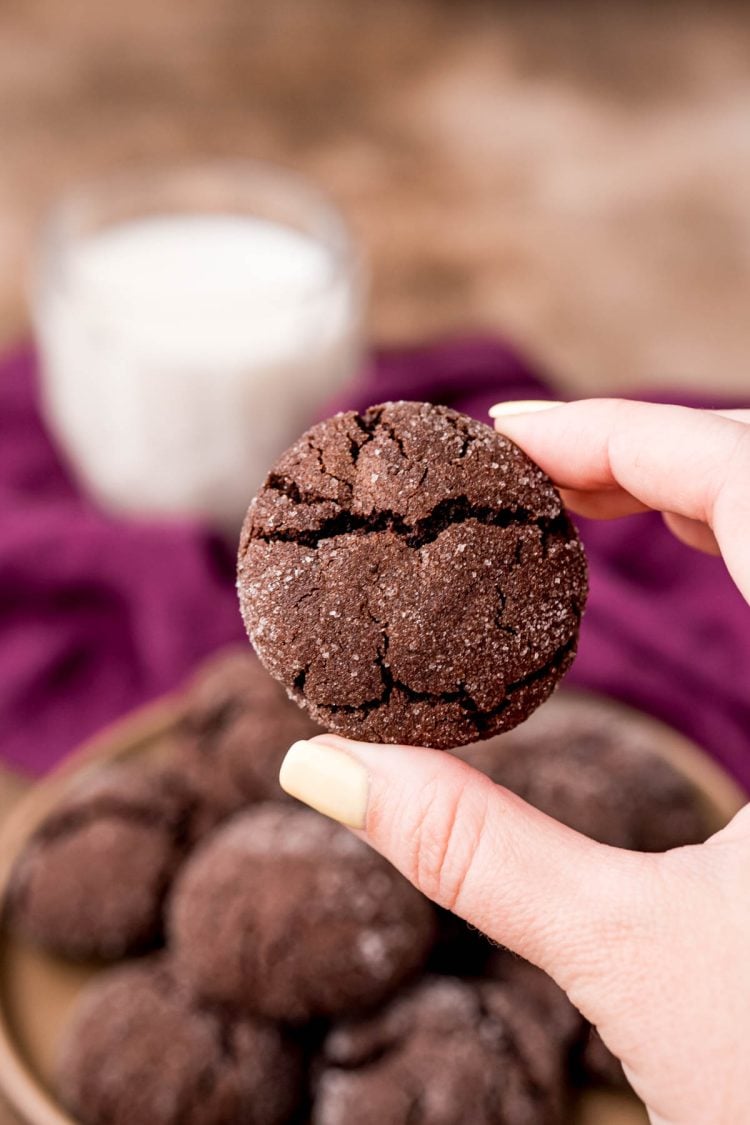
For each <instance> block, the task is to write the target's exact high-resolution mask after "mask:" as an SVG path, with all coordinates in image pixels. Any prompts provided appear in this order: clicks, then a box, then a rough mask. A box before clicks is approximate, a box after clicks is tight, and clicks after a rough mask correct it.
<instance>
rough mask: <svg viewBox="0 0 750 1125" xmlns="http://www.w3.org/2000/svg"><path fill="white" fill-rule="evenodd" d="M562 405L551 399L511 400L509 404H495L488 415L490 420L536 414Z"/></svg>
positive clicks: (562, 404)
mask: <svg viewBox="0 0 750 1125" xmlns="http://www.w3.org/2000/svg"><path fill="white" fill-rule="evenodd" d="M564 405H565V404H564V403H563V402H560V401H558V400H553V399H536V398H535V399H512V400H511V401H510V402H496V403H495V405H494V406H491V407H490V409H489V411H488V413H489V416H490V418H494V419H498V418H507V417H511V416H514V415H517V414H538V413H539V412H540V411H542V410H552V409H553V408H554V407H555V406H564Z"/></svg>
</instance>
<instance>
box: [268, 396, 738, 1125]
mask: <svg viewBox="0 0 750 1125" xmlns="http://www.w3.org/2000/svg"><path fill="white" fill-rule="evenodd" d="M532 405H533V404H521V403H517V404H508V405H506V406H504V407H502V408H498V409H497V411H493V413H497V418H496V425H497V428H498V429H500V430H501V431H502V432H503V433H505V434H506V435H507V436H508V437H510V438H511V439H512V440H513V441H515V442H516V443H517V444H518V445H520V446H521V447H522V448H523V449H524V450H525V451H526V452H527V453H528V454H529V455H530V456H531V457H532V458H533V459H534V460H535V461H537V462H538V463H539V464H540V465H541V466H542V468H544V469H545V470H546V471H547V472H548V473H549V474H550V476H551V477H552V478H553V479H554V480H555V482H556V483H557V484H558V485H559V486H560V487H561V489H562V490H563V493H564V496H565V499H566V502H567V503H568V505H569V506H570V507H571V508H572V509H573V510H575V511H577V512H581V513H583V514H585V515H588V516H592V515H593V516H601V517H604V518H607V517H612V516H617V515H623V514H625V513H628V512H634V511H638V510H641V509H643V508H655V509H657V510H659V511H661V512H663V513H664V516H665V519H666V520H667V522H668V524H669V526H670V527H671V529H672V530H673V531H674V532H675V534H677V535H678V536H679V537H680V538H681V539H684V540H685V541H686V542H688V543H690V544H691V545H693V546H696V547H699V548H700V549H703V550H710V551H717V550H718V551H720V552H721V554H722V555H723V557H724V559H725V561H726V564H727V567H728V569H729V571H730V573H731V574H732V577H733V578H734V580H735V582H736V583H737V585H738V587H739V588H740V590H741V591H742V592H743V594H744V596H745V597H746V598H747V599H749V600H750V425H748V424H747V422H748V421H750V413H742V412H729V413H724V414H719V413H711V412H707V411H694V410H686V409H682V408H678V407H671V406H652V405H648V404H644V403H630V402H619V401H610V400H591V401H584V402H577V403H571V404H569V405H557V404H552V406H551V407H550V408H548V409H545V410H538V409H533V410H532V409H531V407H532ZM534 405H535V404H534ZM511 407H514V408H515V411H516V413H510V408H511ZM689 609H690V607H689V606H688V607H686V612H689ZM700 658H701V654H696V659H700ZM708 658H709V659H710V655H709V657H708ZM748 690H750V685H748ZM281 781H282V785H283V786H284V788H285V789H286V790H287V791H288V792H289V793H291V794H292V795H294V796H296V797H298V798H300V799H301V800H303V801H305V802H307V803H308V804H310V805H312V806H313V807H315V808H318V809H319V810H320V811H321V812H324V813H326V814H327V815H329V816H332V817H335V818H336V819H338V820H341V821H343V822H344V823H345V824H348V825H349V826H350V827H352V828H353V829H355V830H356V831H357V832H358V833H359V834H360V835H361V836H362V837H363V838H364V839H366V840H367V841H368V842H369V843H370V844H371V845H372V846H373V847H375V848H377V850H378V851H380V852H382V854H383V855H385V856H386V857H387V858H388V859H389V860H390V861H391V862H392V863H393V864H395V866H396V867H398V868H399V869H400V870H401V871H402V872H403V873H404V875H406V877H407V878H408V879H410V880H411V881H412V882H413V883H414V884H415V885H416V886H417V887H419V888H420V889H421V890H422V891H423V892H424V893H425V894H426V895H428V896H429V897H430V898H432V899H434V900H435V901H436V902H438V903H439V904H440V905H441V906H444V907H447V908H449V909H450V910H453V911H455V912H456V913H457V914H459V915H460V916H461V917H462V918H465V919H466V920H467V921H468V922H471V923H472V925H474V926H476V927H478V928H479V929H480V930H482V931H484V933H486V934H487V935H488V936H489V937H491V938H493V939H494V940H495V941H498V942H500V943H502V944H503V945H506V946H508V947H509V948H511V949H513V950H515V951H516V952H517V953H519V954H521V955H522V956H523V957H526V958H528V959H529V960H530V961H533V962H534V963H535V964H537V965H539V966H540V967H541V968H543V969H545V970H546V971H547V972H548V973H550V975H551V976H553V977H554V978H555V980H556V981H557V982H558V984H560V985H561V986H562V987H563V988H564V989H565V991H566V992H567V993H568V995H569V997H570V998H571V1000H572V1001H573V1003H574V1004H575V1005H576V1006H577V1007H578V1008H580V1010H581V1011H582V1012H583V1014H584V1015H585V1016H586V1018H587V1019H589V1020H590V1021H591V1022H592V1023H593V1024H595V1025H596V1026H597V1027H598V1029H599V1031H600V1033H601V1035H602V1038H603V1039H604V1041H605V1042H606V1043H607V1045H608V1046H609V1047H610V1049H611V1050H612V1051H613V1052H614V1053H615V1054H616V1055H617V1056H618V1057H619V1058H620V1059H621V1060H622V1062H623V1064H624V1066H625V1070H626V1072H627V1074H628V1077H629V1079H630V1081H631V1083H632V1085H633V1086H634V1088H635V1090H636V1091H637V1092H638V1094H639V1095H640V1097H641V1098H642V1099H643V1100H644V1102H645V1103H646V1105H647V1107H648V1109H649V1113H650V1116H651V1120H652V1122H654V1123H660V1125H661V1123H664V1125H666V1123H669V1125H740V1123H742V1125H745V1123H746V1122H748V1121H750V1046H748V1044H750V806H747V807H746V808H745V809H744V810H742V812H740V813H739V814H738V815H737V816H736V817H735V818H734V820H733V821H732V822H731V823H730V824H729V825H728V826H727V827H726V828H725V829H724V830H723V831H721V832H719V833H717V835H715V836H713V837H712V838H711V839H710V840H708V841H707V843H705V844H703V845H701V846H699V847H695V846H694V847H684V848H677V849H675V850H673V851H671V852H667V853H665V854H663V855H646V854H639V853H635V852H627V851H623V850H619V849H616V848H609V847H606V846H604V845H601V844H596V843H594V842H592V841H591V840H589V839H587V838H586V837H584V836H581V835H579V834H577V833H575V832H573V831H571V830H569V829H567V828H565V827H563V826H562V825H560V824H558V823H557V822H556V821H554V820H551V819H550V818H549V817H547V816H545V815H544V814H542V813H540V812H538V811H537V810H536V809H533V808H531V807H530V806H529V805H527V804H525V803H524V802H523V801H522V800H520V799H519V798H518V797H516V796H514V795H513V794H512V793H510V792H508V791H507V790H505V789H503V788H501V787H500V786H497V785H494V784H493V783H492V782H490V781H489V779H488V778H486V777H485V776H484V775H482V774H480V773H477V772H476V771H474V770H472V769H470V768H469V767H468V766H467V765H466V764H465V763H463V762H461V761H459V760H458V759H457V758H454V757H452V756H451V755H449V754H444V753H439V752H436V751H433V750H423V749H415V748H413V747H402V746H371V745H367V744H364V743H353V742H348V741H346V740H344V739H341V738H336V737H334V736H332V735H323V736H320V737H319V738H316V739H313V740H312V741H311V742H305V743H296V744H295V746H293V747H292V749H291V750H290V751H289V754H288V755H287V758H286V760H285V762H284V765H283V767H282V771H281Z"/></svg>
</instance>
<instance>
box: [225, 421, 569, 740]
mask: <svg viewBox="0 0 750 1125" xmlns="http://www.w3.org/2000/svg"><path fill="white" fill-rule="evenodd" d="M238 588H239V594H240V603H241V607H242V613H243V617H244V620H245V625H246V627H247V631H248V634H249V636H250V639H251V641H252V643H253V645H254V646H255V648H256V651H257V652H258V654H259V656H260V658H261V660H262V661H263V663H264V664H265V665H266V667H267V668H268V670H269V671H270V672H271V674H272V675H273V676H275V677H276V678H277V679H278V680H280V681H281V682H282V683H283V684H284V685H285V686H286V688H287V689H288V690H289V692H290V694H291V695H292V696H293V698H294V699H296V700H297V701H298V702H299V703H301V704H302V705H304V706H305V707H306V708H307V709H308V711H309V712H310V714H311V715H312V716H313V718H314V719H316V720H317V721H318V722H320V723H321V724H322V725H323V726H325V727H326V728H328V729H329V730H333V731H336V732H338V733H339V734H343V735H347V736H349V737H352V738H360V739H366V740H369V741H378V742H409V743H414V744H417V745H426V746H434V747H440V748H450V747H454V746H460V745H464V744H466V743H467V742H471V741H474V740H477V739H482V738H487V737H489V736H490V735H492V734H495V733H497V732H499V731H503V730H508V729H510V728H511V727H513V726H515V725H516V724H517V723H519V722H521V721H522V720H523V719H524V718H525V717H526V716H527V715H528V714H530V712H531V711H532V710H533V709H534V708H535V707H536V706H537V705H538V704H539V703H541V702H542V700H544V699H545V698H546V697H547V696H548V695H549V694H550V692H551V691H552V689H553V688H554V687H555V685H556V684H557V682H558V680H559V679H560V677H561V676H562V675H563V673H564V672H565V670H566V668H567V667H568V665H569V664H570V662H571V661H572V659H573V656H574V654H575V651H576V644H577V640H578V628H579V623H580V618H581V613H582V611H583V606H584V602H585V600H586V593H587V577H586V563H585V558H584V555H583V549H582V547H581V543H580V541H579V539H578V536H577V535H576V532H575V530H574V528H573V526H572V524H571V523H570V521H569V520H568V518H567V516H566V515H565V512H564V511H563V508H562V505H561V502H560V497H559V495H558V493H557V491H556V489H555V488H554V487H553V485H552V483H551V482H550V480H549V478H548V477H547V476H546V475H545V474H544V473H543V472H542V471H541V469H539V468H538V467H537V466H536V465H535V464H533V463H532V462H531V461H530V460H529V459H528V457H526V456H525V454H524V453H522V452H521V450H520V449H518V448H517V447H516V446H515V445H513V443H512V442H510V441H508V440H507V439H506V438H504V437H501V436H500V435H499V434H496V433H495V432H494V431H493V430H491V429H490V428H489V427H488V426H484V425H482V424H481V423H479V422H475V421H473V420H471V419H470V418H467V417H464V416H463V415H461V414H457V413H456V412H455V411H453V410H449V409H448V408H447V407H443V406H430V405H428V404H426V403H415V402H399V403H386V404H385V405H383V406H375V407H371V408H370V409H369V410H367V411H365V413H364V414H361V415H360V414H355V413H348V414H339V415H336V416H335V417H334V418H330V419H328V421H326V422H322V423H321V424H320V425H318V426H315V427H313V429H311V430H309V431H308V432H307V433H306V434H304V435H303V437H301V438H300V439H299V441H298V442H297V443H296V444H295V445H293V446H292V447H291V448H290V449H289V450H288V451H287V452H286V453H285V454H284V455H283V456H282V457H281V459H280V460H279V461H278V463H277V464H276V466H275V467H274V469H273V470H272V471H271V473H270V474H269V475H268V477H267V478H266V481H265V483H264V485H263V487H262V488H261V490H260V492H259V493H258V495H257V496H256V497H255V498H254V500H253V501H252V503H251V505H250V508H249V510H248V513H247V517H246V519H245V523H244V527H243V531H242V537H241V541H240V551H239V564H238Z"/></svg>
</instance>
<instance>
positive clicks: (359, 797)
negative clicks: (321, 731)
mask: <svg viewBox="0 0 750 1125" xmlns="http://www.w3.org/2000/svg"><path fill="white" fill-rule="evenodd" d="M279 782H280V783H281V788H282V789H283V790H284V792H285V793H288V794H289V796H290V797H296V798H297V799H298V800H299V801H303V802H304V803H305V804H306V805H309V806H310V808H312V809H316V810H317V811H318V812H320V813H323V814H324V816H330V817H331V818H332V819H333V820H339V821H341V823H342V824H346V825H348V826H349V828H364V826H365V815H366V812H367V784H368V783H367V770H366V769H365V767H364V766H363V765H362V764H361V763H360V762H358V761H357V760H356V759H355V758H352V757H351V755H349V754H347V753H346V751H345V750H338V749H336V747H334V746H327V745H326V744H325V743H324V742H295V743H294V745H293V746H291V747H290V748H289V750H288V751H287V755H286V757H285V758H284V761H283V762H282V763H281V770H280V772H279Z"/></svg>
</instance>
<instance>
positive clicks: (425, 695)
mask: <svg viewBox="0 0 750 1125" xmlns="http://www.w3.org/2000/svg"><path fill="white" fill-rule="evenodd" d="M576 643H577V635H576V633H575V632H574V635H573V636H572V637H571V638H570V640H569V641H566V642H565V643H564V644H562V645H560V647H559V648H558V649H557V650H556V651H555V653H554V655H553V656H552V657H550V659H549V660H548V661H547V662H546V663H545V664H542V665H541V666H540V667H539V668H535V669H534V670H533V671H532V672H528V673H527V674H526V675H525V676H521V677H520V678H519V679H517V680H512V681H511V682H510V683H509V684H506V686H505V695H504V696H503V698H502V700H501V701H500V703H498V704H497V705H496V706H495V707H491V708H489V709H488V710H484V711H483V710H481V709H480V708H479V707H478V706H477V704H476V701H475V700H474V699H473V697H472V696H471V694H470V693H469V691H468V690H467V688H466V686H465V685H464V684H461V685H460V686H459V687H458V688H457V689H456V690H455V691H444V692H431V691H415V690H414V688H410V687H409V685H408V684H405V683H404V682H403V681H402V680H397V679H396V678H395V677H394V675H393V672H392V671H391V668H390V667H389V665H387V664H385V663H384V660H383V655H382V653H380V654H378V656H377V657H376V663H377V665H378V667H379V669H380V675H381V679H382V681H383V693H382V695H380V696H378V698H377V699H368V700H366V701H365V702H364V703H359V704H350V703H327V704H319V705H318V706H319V707H320V709H321V711H324V712H326V713H328V714H332V715H338V714H344V715H358V716H362V717H365V716H367V715H369V714H371V713H372V712H373V711H377V710H379V709H380V708H381V707H386V706H387V705H388V704H389V703H390V700H391V696H392V694H393V692H394V691H399V692H401V693H402V694H403V695H405V696H406V697H407V699H409V700H411V702H413V703H433V704H444V703H457V704H458V705H459V707H460V708H461V710H462V711H463V712H464V713H465V714H466V716H467V717H468V718H469V719H470V720H471V722H472V723H473V725H474V727H475V729H476V731H477V733H479V734H482V733H484V732H485V731H488V730H489V729H490V727H491V724H492V721H493V719H496V718H497V716H498V715H500V714H502V712H503V711H505V710H506V708H508V707H509V706H510V704H511V702H512V700H513V696H514V695H515V694H516V693H517V692H519V691H523V690H524V689H525V688H527V687H530V686H531V685H532V684H534V683H536V682H537V681H538V680H543V679H546V677H547V676H550V675H552V673H553V672H555V671H556V670H557V668H559V667H560V665H562V664H564V663H565V661H566V660H567V659H568V657H569V656H570V655H571V654H572V653H573V652H575V649H576ZM301 682H302V685H303V687H304V678H303V679H302V681H301ZM295 683H296V681H295ZM298 690H299V689H298Z"/></svg>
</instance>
